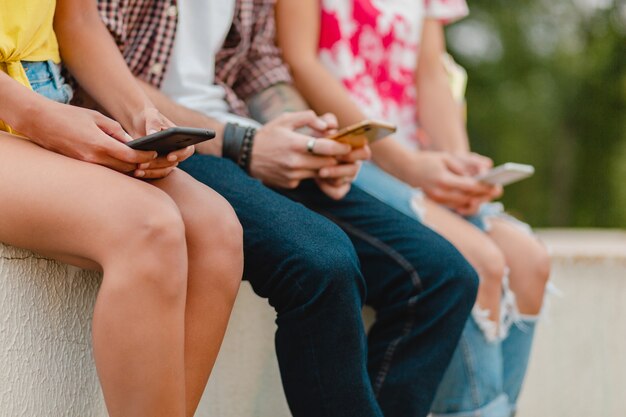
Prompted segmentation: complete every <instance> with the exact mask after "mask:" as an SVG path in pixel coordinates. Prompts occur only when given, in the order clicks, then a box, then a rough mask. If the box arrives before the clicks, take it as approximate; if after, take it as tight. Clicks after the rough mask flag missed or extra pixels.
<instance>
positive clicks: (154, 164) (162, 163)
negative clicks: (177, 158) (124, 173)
mask: <svg viewBox="0 0 626 417" xmlns="http://www.w3.org/2000/svg"><path fill="white" fill-rule="evenodd" d="M177 163H178V162H170V161H168V160H167V158H166V157H164V156H160V157H158V158H157V159H154V160H152V161H150V162H144V163H143V164H139V166H138V167H137V169H141V170H144V171H145V170H149V169H161V168H169V167H173V166H175V165H176V164H177Z"/></svg>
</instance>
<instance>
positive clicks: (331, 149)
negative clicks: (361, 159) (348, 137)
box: [296, 135, 352, 156]
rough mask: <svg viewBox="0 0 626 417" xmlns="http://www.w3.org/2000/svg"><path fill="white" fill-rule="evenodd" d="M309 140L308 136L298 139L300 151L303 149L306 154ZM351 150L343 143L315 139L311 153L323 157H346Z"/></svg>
mask: <svg viewBox="0 0 626 417" xmlns="http://www.w3.org/2000/svg"><path fill="white" fill-rule="evenodd" d="M310 140H311V137H310V136H304V135H302V137H301V138H300V140H299V141H298V143H297V145H296V146H298V147H299V148H300V149H303V150H305V151H307V152H308V149H307V147H308V144H309V141H310ZM351 150H352V147H351V146H350V145H346V144H345V143H339V142H337V141H335V140H332V139H323V138H319V139H315V146H314V147H313V152H314V154H315V155H325V156H341V155H347V154H349V153H350V151H351Z"/></svg>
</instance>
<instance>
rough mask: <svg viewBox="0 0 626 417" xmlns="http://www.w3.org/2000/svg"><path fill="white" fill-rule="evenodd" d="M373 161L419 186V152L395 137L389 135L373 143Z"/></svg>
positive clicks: (399, 177)
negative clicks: (406, 146) (416, 166)
mask: <svg viewBox="0 0 626 417" xmlns="http://www.w3.org/2000/svg"><path fill="white" fill-rule="evenodd" d="M371 148H372V161H373V162H374V163H375V164H376V165H378V166H379V167H380V168H382V169H383V170H384V171H386V172H388V173H389V174H391V175H393V176H394V177H396V178H398V179H399V180H401V181H404V182H406V183H407V184H409V185H411V186H414V187H417V186H418V183H419V178H415V165H416V164H418V163H419V152H414V151H412V150H409V149H407V148H405V147H404V145H402V144H401V143H399V142H398V141H397V140H395V139H394V138H393V137H387V138H385V139H382V140H380V141H378V142H375V143H374V144H372V145H371Z"/></svg>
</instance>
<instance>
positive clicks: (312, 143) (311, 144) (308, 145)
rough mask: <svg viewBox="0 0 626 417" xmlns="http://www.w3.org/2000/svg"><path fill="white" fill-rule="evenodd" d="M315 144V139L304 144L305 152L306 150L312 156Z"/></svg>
mask: <svg viewBox="0 0 626 417" xmlns="http://www.w3.org/2000/svg"><path fill="white" fill-rule="evenodd" d="M315 142H317V139H315V138H311V139H309V141H308V142H307V143H306V150H307V152H308V153H310V154H312V155H315Z"/></svg>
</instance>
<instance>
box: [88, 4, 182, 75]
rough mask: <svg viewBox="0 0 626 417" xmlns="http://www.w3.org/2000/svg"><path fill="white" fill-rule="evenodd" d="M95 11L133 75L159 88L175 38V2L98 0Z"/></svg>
mask: <svg viewBox="0 0 626 417" xmlns="http://www.w3.org/2000/svg"><path fill="white" fill-rule="evenodd" d="M98 9H99V11H100V15H101V17H102V20H103V21H104V23H105V24H106V26H107V28H108V29H109V32H111V34H112V35H113V37H114V38H115V41H116V42H117V45H118V47H119V48H120V51H122V55H124V59H125V60H126V63H127V64H128V66H129V67H130V70H131V71H132V73H133V74H135V75H136V76H137V77H139V78H141V79H143V80H144V81H146V82H148V83H150V84H152V85H154V86H155V87H160V85H161V82H162V81H163V75H164V73H165V69H166V68H167V65H168V63H169V60H170V55H171V52H172V47H173V46H174V37H175V36H176V25H177V16H178V10H177V4H176V0H98Z"/></svg>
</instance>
